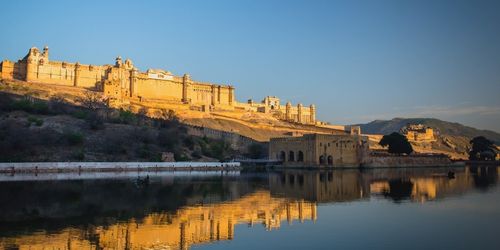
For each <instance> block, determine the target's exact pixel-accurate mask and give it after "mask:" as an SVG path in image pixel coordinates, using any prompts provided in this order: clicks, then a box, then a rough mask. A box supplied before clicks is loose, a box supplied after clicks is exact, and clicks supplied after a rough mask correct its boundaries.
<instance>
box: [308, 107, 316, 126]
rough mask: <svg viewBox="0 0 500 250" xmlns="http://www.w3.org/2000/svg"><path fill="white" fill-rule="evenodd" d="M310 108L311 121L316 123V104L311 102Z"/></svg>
mask: <svg viewBox="0 0 500 250" xmlns="http://www.w3.org/2000/svg"><path fill="white" fill-rule="evenodd" d="M309 110H310V116H311V117H310V120H311V123H312V124H316V106H314V104H311V106H309Z"/></svg>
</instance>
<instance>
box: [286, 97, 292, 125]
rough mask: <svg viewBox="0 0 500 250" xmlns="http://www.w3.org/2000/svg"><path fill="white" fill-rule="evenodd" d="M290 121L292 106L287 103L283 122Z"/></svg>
mask: <svg viewBox="0 0 500 250" xmlns="http://www.w3.org/2000/svg"><path fill="white" fill-rule="evenodd" d="M291 119H292V104H291V103H290V102H287V103H286V107H285V120H287V121H290V120H291Z"/></svg>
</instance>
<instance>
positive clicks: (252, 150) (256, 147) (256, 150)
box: [247, 143, 265, 159]
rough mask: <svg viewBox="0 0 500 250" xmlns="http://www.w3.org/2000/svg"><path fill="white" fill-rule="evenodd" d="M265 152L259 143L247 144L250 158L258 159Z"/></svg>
mask: <svg viewBox="0 0 500 250" xmlns="http://www.w3.org/2000/svg"><path fill="white" fill-rule="evenodd" d="M264 154H265V148H264V146H262V144H260V143H252V144H250V146H248V154H247V155H248V157H250V158H252V159H259V158H261V157H262V156H264Z"/></svg>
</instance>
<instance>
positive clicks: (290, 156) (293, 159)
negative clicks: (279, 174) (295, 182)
mask: <svg viewBox="0 0 500 250" xmlns="http://www.w3.org/2000/svg"><path fill="white" fill-rule="evenodd" d="M288 161H295V153H294V152H293V151H290V153H288Z"/></svg>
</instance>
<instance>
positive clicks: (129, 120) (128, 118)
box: [118, 109, 137, 124]
mask: <svg viewBox="0 0 500 250" xmlns="http://www.w3.org/2000/svg"><path fill="white" fill-rule="evenodd" d="M118 121H119V122H120V123H124V124H135V123H137V117H136V115H135V114H134V113H132V111H130V110H123V109H121V110H120V113H119V115H118Z"/></svg>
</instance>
